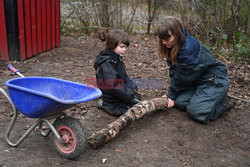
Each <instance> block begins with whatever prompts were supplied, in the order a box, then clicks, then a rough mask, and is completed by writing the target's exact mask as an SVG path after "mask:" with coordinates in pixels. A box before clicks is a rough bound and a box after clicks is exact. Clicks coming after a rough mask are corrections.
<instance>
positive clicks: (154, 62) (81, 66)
mask: <svg viewBox="0 0 250 167" xmlns="http://www.w3.org/2000/svg"><path fill="white" fill-rule="evenodd" d="M61 39H62V41H61V46H60V48H56V49H53V50H51V51H49V52H46V53H43V54H41V55H38V56H36V57H34V58H31V59H28V60H26V61H23V62H7V61H0V63H1V64H0V68H1V69H0V75H1V77H0V86H1V87H2V88H4V89H5V90H6V87H5V86H4V82H5V81H7V80H8V79H11V78H14V77H16V76H14V75H13V74H11V72H9V71H7V70H6V65H8V64H10V63H12V64H13V65H14V66H15V67H16V68H18V69H19V70H20V71H21V72H22V73H23V74H24V75H25V76H50V77H57V78H62V79H66V80H70V81H76V82H80V83H86V80H87V77H94V76H95V71H94V69H93V62H94V59H95V56H96V55H97V54H98V52H99V51H101V50H102V48H103V47H104V46H103V43H101V41H98V40H97V39H96V38H95V35H93V34H92V35H90V36H82V37H79V38H77V39H75V38H72V37H62V38H61ZM131 39H132V44H131V46H130V47H129V49H128V52H127V54H126V57H125V63H126V65H127V70H128V73H129V75H130V76H131V77H136V78H140V79H162V80H161V82H162V85H163V87H161V88H160V89H153V88H152V87H151V88H150V87H147V86H145V85H144V88H143V86H141V87H140V88H141V89H140V92H141V94H142V97H143V99H150V98H154V97H160V96H161V95H163V94H164V93H166V91H167V88H168V85H169V79H168V74H167V70H166V64H165V63H164V62H159V61H158V58H157V54H156V51H157V47H156V41H155V38H154V37H147V36H131ZM136 44H139V46H138V45H136ZM221 61H223V62H224V63H226V64H227V67H228V69H229V75H230V79H231V86H230V91H229V94H231V95H232V96H235V97H238V98H239V99H245V100H249V74H248V73H249V64H247V63H244V62H238V63H235V62H233V61H231V60H230V59H229V58H225V57H224V58H221ZM158 88H159V87H158ZM236 101H237V106H236V107H235V109H233V110H231V111H230V112H229V113H228V114H226V115H224V116H223V117H221V118H219V119H218V120H216V121H214V122H211V123H210V124H208V125H203V124H200V123H197V122H194V121H193V120H191V119H190V118H188V117H187V114H186V113H185V112H181V111H179V110H176V109H171V110H168V111H158V112H156V113H154V114H152V115H148V116H145V117H143V118H142V119H140V120H138V121H136V122H134V123H133V124H132V125H131V126H130V127H129V128H127V129H126V130H125V131H123V132H122V133H120V135H119V136H118V137H117V138H115V139H114V140H113V141H111V142H110V143H108V144H106V145H105V146H104V147H102V148H100V149H97V150H95V149H91V148H89V147H87V148H86V150H85V151H84V153H83V154H82V155H81V156H80V157H79V158H77V159H75V160H67V159H65V158H63V157H60V156H59V155H58V154H57V153H56V151H55V149H54V147H53V145H52V144H51V142H50V138H49V137H47V138H44V137H42V136H40V135H38V134H37V133H34V132H32V133H31V134H30V135H29V136H28V137H27V138H26V139H25V140H24V142H23V143H21V144H20V145H19V146H18V147H16V148H14V147H10V146H8V144H7V143H6V141H5V132H6V130H7V127H8V125H9V123H10V120H11V117H12V114H11V113H12V109H11V108H10V105H9V104H8V102H7V100H6V99H5V98H4V97H3V96H2V95H1V96H0V141H1V142H0V167H16V166H18V167H31V166H32V167H33V166H39V167H40V166H53V167H54V166H60V167H64V166H65V167H66V166H74V167H77V166H79V167H80V166H81V167H82V166H94V167H95V166H113V167H117V166H136V167H137V166H145V167H146V166H149V167H152V166H157V167H158V166H162V167H163V166H164V167H165V166H168V167H198V166H199V167H212V166H214V167H229V166H230V167H245V166H250V158H249V155H250V148H249V146H250V142H249V134H250V121H249V118H250V107H249V103H246V102H243V101H241V100H236ZM66 113H68V114H69V115H71V116H73V117H75V118H77V119H79V120H80V121H81V122H82V124H83V126H84V128H85V129H86V137H87V136H89V135H90V134H91V133H92V132H94V131H96V130H99V129H101V128H102V127H104V126H105V125H108V124H109V123H110V122H112V121H114V120H115V119H116V118H115V117H113V116H110V115H108V114H106V113H105V112H103V111H102V110H99V109H97V107H96V100H93V101H90V102H86V103H83V104H79V105H77V106H75V107H73V108H71V109H68V110H66ZM33 121H34V119H30V118H27V117H25V116H22V115H21V114H20V116H19V117H18V120H17V122H16V123H15V127H14V129H13V130H12V134H11V137H12V139H17V137H19V136H21V134H22V133H24V132H25V130H26V129H27V127H29V126H30V125H31V124H32V123H33Z"/></svg>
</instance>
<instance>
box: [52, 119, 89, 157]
mask: <svg viewBox="0 0 250 167" xmlns="http://www.w3.org/2000/svg"><path fill="white" fill-rule="evenodd" d="M62 126H64V127H67V128H70V129H71V130H72V131H73V133H74V135H75V137H76V145H75V148H74V150H72V152H70V153H65V152H63V151H61V150H60V148H58V145H57V143H56V140H57V141H58V139H57V138H56V137H55V135H53V137H52V138H51V139H52V143H53V145H54V147H55V149H56V151H57V153H58V154H59V155H61V156H63V157H65V158H67V159H74V158H77V157H78V156H80V155H81V154H82V152H83V151H84V149H85V147H86V141H87V140H86V136H85V131H84V128H83V126H82V124H81V122H80V121H79V120H77V119H75V118H72V117H63V118H60V119H58V120H56V121H55V123H54V127H55V128H56V129H57V128H60V127H62ZM60 135H61V134H60Z"/></svg>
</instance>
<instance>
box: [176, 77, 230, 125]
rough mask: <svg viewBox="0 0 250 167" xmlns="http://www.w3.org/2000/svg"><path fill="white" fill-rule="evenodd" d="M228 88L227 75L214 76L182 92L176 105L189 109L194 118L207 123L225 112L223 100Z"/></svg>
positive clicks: (190, 115)
mask: <svg viewBox="0 0 250 167" xmlns="http://www.w3.org/2000/svg"><path fill="white" fill-rule="evenodd" d="M228 89H229V80H228V77H227V76H224V77H219V78H215V79H214V78H213V79H212V80H211V81H209V82H205V83H202V84H198V85H196V86H193V87H191V88H189V89H187V90H186V91H184V92H182V93H181V94H180V95H179V96H178V97H177V99H176V100H175V107H176V108H179V109H181V110H185V111H187V113H188V116H189V117H191V118H192V119H194V120H196V121H198V122H202V123H205V124H207V123H209V122H210V121H214V120H216V119H217V118H218V117H220V116H221V115H223V114H224V113H225V107H224V104H223V103H222V101H223V98H224V97H225V96H226V94H227V91H228Z"/></svg>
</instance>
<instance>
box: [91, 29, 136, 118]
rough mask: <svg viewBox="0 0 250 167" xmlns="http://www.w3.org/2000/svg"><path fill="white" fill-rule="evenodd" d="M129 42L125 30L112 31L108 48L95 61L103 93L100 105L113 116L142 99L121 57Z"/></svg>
mask: <svg viewBox="0 0 250 167" xmlns="http://www.w3.org/2000/svg"><path fill="white" fill-rule="evenodd" d="M129 43H130V42H129V38H128V35H127V34H126V33H125V32H124V31H121V30H113V31H111V32H110V33H109V34H108V37H107V40H106V48H105V49H106V50H104V51H101V52H100V53H99V55H98V56H97V57H96V60H95V63H94V68H95V70H96V79H97V85H98V87H99V88H100V89H101V91H102V93H103V95H102V97H101V98H102V100H99V101H98V107H99V108H102V109H104V111H106V112H107V113H109V114H111V115H113V116H120V115H123V114H124V113H125V112H127V110H128V109H129V108H130V107H132V106H133V105H135V104H136V103H138V101H139V100H140V95H139V94H138V93H137V92H136V90H137V86H136V84H135V83H134V82H133V81H132V80H131V79H130V78H129V77H128V75H127V72H126V67H125V64H124V63H123V60H122V57H121V56H123V54H124V53H125V52H126V49H127V47H128V46H129Z"/></svg>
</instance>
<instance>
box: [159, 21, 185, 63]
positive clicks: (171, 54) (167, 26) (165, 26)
mask: <svg viewBox="0 0 250 167" xmlns="http://www.w3.org/2000/svg"><path fill="white" fill-rule="evenodd" d="M169 31H170V32H171V34H172V35H173V36H174V37H175V41H176V42H175V45H174V46H173V47H172V48H167V47H166V46H165V45H163V43H162V40H163V39H168V38H169V37H170V34H169ZM157 35H158V38H159V44H158V46H159V47H158V51H159V55H160V58H161V59H167V58H168V59H170V60H171V61H172V64H174V65H176V64H177V54H178V52H179V49H180V47H181V44H182V42H183V41H184V39H185V36H184V34H183V27H182V24H181V21H180V20H179V19H177V18H176V17H173V16H171V17H168V18H166V19H165V20H164V21H163V22H162V23H161V24H160V26H159V27H158V29H157Z"/></svg>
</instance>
